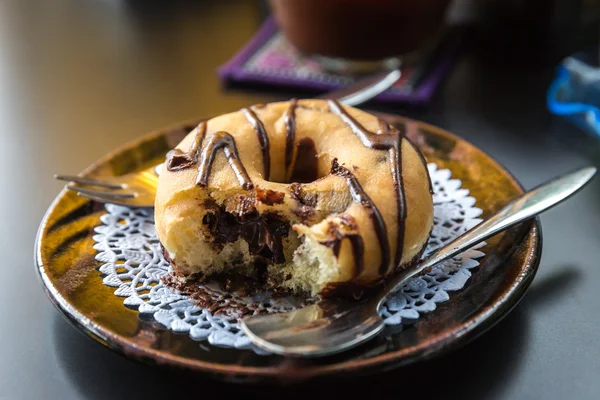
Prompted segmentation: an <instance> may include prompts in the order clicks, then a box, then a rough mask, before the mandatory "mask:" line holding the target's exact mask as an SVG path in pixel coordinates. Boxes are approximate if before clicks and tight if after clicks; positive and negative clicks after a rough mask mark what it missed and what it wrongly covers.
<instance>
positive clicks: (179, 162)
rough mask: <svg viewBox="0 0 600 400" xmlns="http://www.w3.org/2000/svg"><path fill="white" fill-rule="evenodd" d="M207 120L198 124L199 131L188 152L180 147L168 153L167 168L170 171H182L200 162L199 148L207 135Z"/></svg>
mask: <svg viewBox="0 0 600 400" xmlns="http://www.w3.org/2000/svg"><path fill="white" fill-rule="evenodd" d="M206 125H207V123H206V121H202V122H200V125H198V128H197V129H198V132H196V136H195V137H194V142H193V143H192V145H191V146H190V149H189V150H188V152H187V153H184V152H183V151H181V150H179V149H173V150H171V151H169V152H168V153H167V160H166V165H167V170H168V171H181V170H183V169H187V168H191V167H192V166H193V165H195V164H196V163H197V162H198V150H199V149H200V145H201V144H202V141H203V140H204V135H206Z"/></svg>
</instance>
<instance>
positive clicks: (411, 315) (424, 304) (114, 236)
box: [94, 164, 484, 349]
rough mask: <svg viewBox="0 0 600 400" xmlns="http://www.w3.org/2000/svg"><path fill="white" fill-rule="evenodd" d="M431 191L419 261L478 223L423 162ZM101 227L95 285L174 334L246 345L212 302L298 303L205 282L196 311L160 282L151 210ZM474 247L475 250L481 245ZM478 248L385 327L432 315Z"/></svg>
mask: <svg viewBox="0 0 600 400" xmlns="http://www.w3.org/2000/svg"><path fill="white" fill-rule="evenodd" d="M428 169H429V174H430V176H431V180H432V183H433V189H434V195H433V200H434V227H433V231H432V233H431V237H430V239H429V243H428V246H427V249H426V251H425V254H424V256H427V255H428V254H429V253H431V252H432V251H434V250H435V249H437V248H438V247H440V246H441V245H443V244H445V243H447V242H449V241H450V240H452V239H453V238H455V237H457V236H459V235H461V234H462V233H463V232H465V231H467V230H468V229H470V228H471V227H473V226H474V225H476V224H478V223H479V222H480V221H481V220H480V219H479V218H478V217H479V215H480V214H481V210H480V209H479V208H477V207H475V199H474V198H473V197H470V196H469V191H468V190H466V189H462V188H461V187H460V186H461V181H460V180H457V179H451V174H450V171H449V170H447V169H443V170H438V169H437V167H436V165H435V164H429V165H428ZM106 210H107V212H108V213H107V214H104V215H103V216H102V217H100V220H101V221H102V225H101V226H98V227H96V228H95V232H96V235H94V241H95V242H96V244H95V245H94V249H96V250H97V251H98V255H97V256H96V260H98V261H101V262H103V263H104V264H103V265H102V266H101V267H100V268H99V270H100V272H101V273H102V277H103V283H104V284H105V285H107V286H111V287H114V288H116V290H115V295H117V296H120V297H124V298H125V300H124V304H125V306H127V307H130V308H136V309H138V311H139V312H140V313H142V314H146V315H150V316H151V317H153V318H154V319H155V320H156V321H158V322H159V323H161V324H162V325H164V326H165V327H166V328H168V329H171V330H173V331H175V332H177V333H188V334H189V335H190V337H191V338H192V339H194V340H208V342H209V343H210V344H213V345H216V346H224V347H234V348H240V349H241V348H249V347H250V341H249V339H248V338H247V337H246V336H245V335H244V334H243V332H242V331H241V329H240V326H239V324H238V322H237V319H236V315H235V313H233V314H232V313H231V312H227V313H220V312H219V305H228V307H227V308H228V309H231V305H236V306H239V307H241V308H243V309H244V310H245V311H250V312H265V311H266V312H277V311H284V310H291V309H293V308H294V307H296V306H298V305H300V304H298V303H297V302H295V301H294V299H290V298H279V299H273V298H271V297H270V296H269V295H268V294H263V295H260V296H255V297H252V298H250V297H244V296H241V295H235V294H234V295H232V294H229V293H226V292H224V291H222V290H221V289H220V288H219V286H218V285H216V284H207V285H206V286H205V290H206V292H207V293H208V294H209V295H210V296H211V297H212V299H213V300H216V302H214V301H213V303H216V305H215V307H214V309H212V310H210V311H209V310H208V309H204V308H202V307H201V306H200V305H199V302H198V301H196V300H194V299H191V298H189V297H187V296H185V295H183V294H181V293H179V292H178V291H177V290H175V289H173V288H171V287H169V286H166V285H164V283H163V282H162V281H161V278H162V277H164V276H166V275H167V274H168V273H169V272H170V266H169V263H168V262H167V261H165V259H164V257H163V254H162V251H161V247H160V244H159V242H158V239H157V237H156V232H155V230H154V217H153V212H152V210H147V209H131V208H127V207H122V206H116V205H113V204H107V205H106ZM483 245H484V244H481V245H480V246H478V247H481V246H483ZM483 255H484V253H482V252H481V251H478V250H475V249H471V250H467V251H465V252H464V253H462V254H460V255H458V256H456V257H454V258H453V259H450V260H447V261H445V262H443V263H441V264H440V265H438V266H436V267H434V268H433V269H432V270H431V272H430V273H428V274H426V275H423V276H421V277H417V278H414V279H412V280H411V281H410V282H409V283H407V285H405V286H404V287H403V288H402V289H401V290H400V291H398V292H397V293H396V294H395V295H393V296H392V297H391V298H390V299H389V300H388V301H387V303H386V304H385V306H384V307H382V310H381V314H382V316H383V318H384V319H385V322H386V324H388V325H399V324H407V323H412V322H414V321H416V320H417V319H418V318H419V315H420V313H424V312H430V311H433V310H435V308H436V304H437V303H440V302H443V301H446V300H448V299H449V294H448V292H451V291H456V290H460V289H462V288H463V287H464V285H465V283H466V282H467V280H468V279H469V277H470V276H471V272H470V270H471V269H472V268H474V267H476V266H478V265H479V262H477V261H476V259H477V258H479V257H481V256H483Z"/></svg>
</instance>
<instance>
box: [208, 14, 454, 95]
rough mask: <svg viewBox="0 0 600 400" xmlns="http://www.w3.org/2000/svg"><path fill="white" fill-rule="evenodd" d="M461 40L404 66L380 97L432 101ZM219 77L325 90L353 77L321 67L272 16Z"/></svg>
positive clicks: (444, 43) (448, 41)
mask: <svg viewBox="0 0 600 400" xmlns="http://www.w3.org/2000/svg"><path fill="white" fill-rule="evenodd" d="M459 43H460V40H457V37H456V35H451V36H448V37H447V39H445V40H443V41H442V42H441V43H440V45H439V46H438V47H437V48H436V50H435V51H434V52H432V53H430V54H428V55H426V56H424V57H423V58H422V59H420V60H417V61H416V62H415V63H413V64H412V65H409V66H406V67H405V68H403V70H402V73H403V76H402V78H401V79H400V81H398V82H397V83H396V84H395V85H394V86H393V87H392V88H390V89H389V90H387V91H386V92H384V93H382V94H381V95H379V96H377V98H376V99H375V100H376V101H380V102H386V103H410V104H415V105H426V104H428V103H429V102H430V100H431V98H432V97H433V95H434V93H435V91H436V89H438V87H439V86H440V85H441V83H442V82H443V80H444V77H445V76H446V75H447V73H448V71H449V70H450V68H451V67H452V65H453V64H454V60H455V59H456V56H457V54H458V50H459ZM217 74H218V76H219V77H220V78H221V79H222V80H225V81H228V82H234V83H236V82H237V83H252V84H261V85H268V86H279V87H288V88H297V89H304V90H310V91H314V92H315V93H322V92H326V91H330V90H335V89H339V88H340V87H343V86H345V85H348V84H349V83H352V81H353V79H352V78H349V77H347V76H342V75H336V74H333V73H331V72H329V71H325V70H323V69H322V68H321V66H320V65H319V63H318V62H317V61H315V60H313V59H312V58H311V57H310V56H304V55H302V54H300V53H299V52H298V51H297V50H296V49H295V48H294V47H293V46H292V45H291V44H290V43H289V42H288V41H287V40H286V39H285V37H284V36H283V35H282V34H281V33H280V32H279V30H278V28H277V24H276V23H275V21H274V19H273V18H268V19H267V20H266V21H265V23H264V24H263V25H262V26H261V28H260V29H259V31H258V32H257V33H256V35H254V37H253V38H252V39H251V40H250V42H249V43H248V44H247V45H246V46H245V47H244V48H242V49H241V50H240V51H239V52H238V53H237V54H236V55H235V56H234V57H233V58H232V59H231V60H229V61H228V62H227V63H225V64H224V65H222V66H221V67H219V69H218V71H217Z"/></svg>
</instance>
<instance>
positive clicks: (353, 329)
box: [242, 167, 596, 357]
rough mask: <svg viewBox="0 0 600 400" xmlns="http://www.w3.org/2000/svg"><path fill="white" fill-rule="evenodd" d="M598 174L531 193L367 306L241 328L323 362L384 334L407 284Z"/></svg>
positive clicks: (245, 323)
mask: <svg viewBox="0 0 600 400" xmlns="http://www.w3.org/2000/svg"><path fill="white" fill-rule="evenodd" d="M595 173H596V168H594V167H586V168H582V169H580V170H578V171H575V172H572V173H570V174H567V175H564V176H562V177H559V178H555V179H554V180H552V181H549V182H547V183H545V184H543V185H541V186H539V187H537V188H535V189H532V190H530V191H529V192H527V193H525V194H524V195H522V196H520V197H519V198H517V199H515V200H513V201H512V202H510V203H509V204H508V205H507V206H505V207H504V208H502V209H501V210H500V211H498V212H497V213H495V214H494V215H493V216H492V217H490V218H489V219H487V220H486V221H484V222H482V223H480V224H479V225H477V226H476V227H474V228H472V229H471V230H469V231H468V232H466V233H464V234H463V235H462V236H460V237H458V238H457V239H455V240H454V241H452V242H451V243H449V244H447V245H446V246H444V247H442V248H441V249H439V250H437V251H436V252H434V253H433V254H431V255H430V256H429V257H428V258H427V259H426V260H423V261H421V262H420V263H419V264H417V265H416V266H414V267H413V268H410V269H408V270H406V271H404V272H402V273H401V274H400V275H398V276H396V277H395V278H394V279H393V280H391V281H390V282H389V283H388V284H387V285H386V287H385V288H384V289H383V290H382V292H381V293H380V294H379V296H376V297H374V298H372V299H370V300H369V301H367V302H364V303H357V302H351V301H347V300H340V299H326V300H323V301H321V302H320V303H318V304H314V305H312V306H308V307H305V308H302V309H300V310H297V311H292V312H287V313H281V314H270V315H259V316H252V317H248V318H245V319H243V320H242V328H243V330H244V332H245V333H246V334H247V335H248V337H249V338H250V340H251V341H252V342H253V343H254V344H255V345H257V346H258V347H260V348H263V349H265V350H267V351H270V352H273V353H277V354H283V355H288V356H296V357H317V356H325V355H329V354H334V353H339V352H341V351H344V350H347V349H349V348H352V347H355V346H357V345H359V344H361V343H364V342H366V341H368V340H370V339H372V338H373V337H375V336H376V335H377V334H378V333H380V332H381V331H382V329H383V328H384V322H383V320H382V319H381V317H380V316H379V313H378V310H379V308H380V306H381V305H382V303H383V302H384V300H385V299H386V298H387V296H389V295H390V294H391V293H394V292H395V291H397V290H398V289H400V288H401V287H402V285H404V284H405V283H406V282H407V281H408V280H409V279H411V278H412V277H414V276H416V275H418V274H420V273H422V272H424V271H426V270H428V269H429V268H431V267H432V266H434V265H435V264H437V263H439V262H441V261H444V260H446V259H448V258H451V257H453V256H455V255H457V254H459V253H460V252H462V251H464V250H466V249H468V248H470V247H472V246H474V245H476V244H477V243H480V242H482V241H483V240H485V239H487V238H489V237H491V236H493V235H495V234H497V233H499V232H502V231H504V230H506V229H508V228H510V227H512V226H514V225H516V224H518V223H519V222H522V221H524V220H527V219H529V218H532V217H534V216H536V215H537V214H540V213H541V212H543V211H545V210H547V209H549V208H550V207H553V206H555V205H556V204H558V203H560V202H562V201H563V200H566V199H567V198H568V197H570V196H571V195H573V194H575V193H576V192H577V191H578V190H579V189H581V188H582V187H583V186H584V185H585V184H586V183H587V182H589V180H590V179H591V178H592V177H593V176H594V174H595Z"/></svg>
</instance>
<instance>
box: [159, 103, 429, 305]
mask: <svg viewBox="0 0 600 400" xmlns="http://www.w3.org/2000/svg"><path fill="white" fill-rule="evenodd" d="M401 128H402V127H401ZM402 133H403V132H401V131H400V130H398V129H397V128H395V127H391V126H390V125H388V124H387V123H386V122H384V121H382V120H380V119H378V118H377V117H375V116H373V115H371V114H368V113H366V112H364V111H361V110H358V109H355V108H352V107H348V106H342V105H340V104H339V103H338V102H336V101H334V100H300V101H296V100H291V101H287V102H279V103H271V104H266V105H255V106H252V107H249V108H244V109H242V110H240V111H237V112H233V113H230V114H225V115H221V116H218V117H215V118H212V119H210V120H208V121H204V122H202V123H200V125H198V127H196V128H195V129H194V130H193V131H192V132H190V133H189V134H188V135H187V136H186V137H185V139H184V140H183V141H182V142H181V143H179V145H177V147H176V148H175V149H174V150H172V151H170V152H169V153H168V154H167V159H166V162H165V165H166V168H163V173H161V175H160V178H159V183H158V191H157V195H156V204H155V222H156V231H157V233H158V237H159V240H160V242H161V244H162V246H163V248H164V251H165V254H166V256H167V257H168V259H169V260H170V261H171V263H172V266H173V268H174V270H175V271H176V272H178V273H179V274H180V275H181V276H184V277H206V276H211V275H215V274H223V275H237V276H244V277H253V278H254V279H259V280H260V281H261V282H262V283H264V284H265V285H267V286H268V287H270V288H276V289H284V290H288V291H292V292H295V293H306V294H310V295H318V294H320V295H327V294H330V293H337V290H338V289H339V290H341V289H344V288H353V290H355V289H356V290H358V289H361V288H368V287H371V286H372V285H375V284H378V283H381V282H382V281H383V280H385V278H386V277H389V276H390V275H392V274H394V273H395V272H397V271H399V270H401V269H403V268H405V267H406V266H408V265H410V264H412V263H414V262H415V261H416V260H417V259H418V258H419V257H420V255H421V254H422V251H423V250H424V248H425V246H426V244H427V240H428V237H429V233H430V231H431V228H432V225H433V200H432V196H431V182H430V180H429V175H428V172H427V166H426V163H425V160H424V159H423V157H422V156H421V154H420V153H419V152H418V151H417V150H416V149H415V148H414V147H413V145H412V144H411V143H410V142H409V141H408V140H407V139H406V138H404V135H403V134H402Z"/></svg>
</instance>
